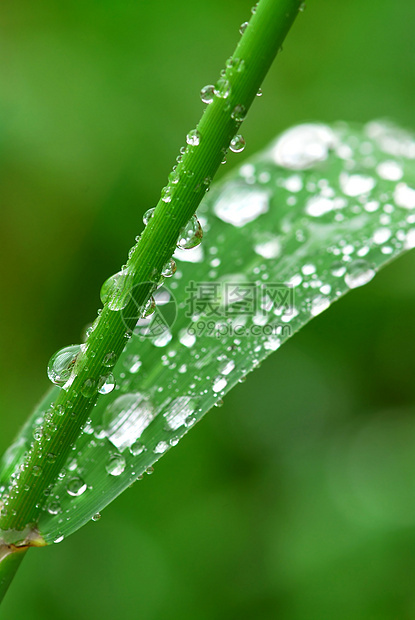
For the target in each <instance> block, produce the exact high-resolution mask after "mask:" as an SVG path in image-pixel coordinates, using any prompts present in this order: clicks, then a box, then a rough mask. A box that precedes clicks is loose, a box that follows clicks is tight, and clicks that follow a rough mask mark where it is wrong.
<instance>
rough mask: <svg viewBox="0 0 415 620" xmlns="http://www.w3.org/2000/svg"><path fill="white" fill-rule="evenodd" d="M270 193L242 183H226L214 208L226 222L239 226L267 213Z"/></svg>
mask: <svg viewBox="0 0 415 620" xmlns="http://www.w3.org/2000/svg"><path fill="white" fill-rule="evenodd" d="M268 206H269V194H268V192H267V191H265V190H261V189H251V188H247V187H245V186H242V185H240V184H236V183H235V184H233V185H232V184H228V185H225V186H224V188H223V191H222V192H221V194H220V197H219V199H218V200H217V202H216V203H215V205H214V207H213V210H214V212H215V215H217V216H218V217H219V218H220V219H221V220H223V221H224V222H228V223H229V224H233V225H234V226H237V227H238V228H239V227H241V226H245V224H248V223H249V222H252V221H253V220H255V219H256V218H257V217H258V216H259V215H261V213H266V212H267V211H268Z"/></svg>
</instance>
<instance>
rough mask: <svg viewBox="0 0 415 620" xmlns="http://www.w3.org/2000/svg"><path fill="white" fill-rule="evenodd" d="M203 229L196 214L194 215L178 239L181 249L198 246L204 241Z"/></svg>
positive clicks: (178, 245)
mask: <svg viewBox="0 0 415 620" xmlns="http://www.w3.org/2000/svg"><path fill="white" fill-rule="evenodd" d="M202 237H203V231H202V227H201V225H200V223H199V220H198V219H197V217H196V215H193V216H192V217H191V219H190V220H189V222H188V223H187V224H186V226H185V227H184V228H183V229H182V231H181V233H180V236H179V238H178V240H177V247H178V248H180V249H181V250H189V249H191V248H194V247H196V246H197V245H199V244H200V243H201V241H202Z"/></svg>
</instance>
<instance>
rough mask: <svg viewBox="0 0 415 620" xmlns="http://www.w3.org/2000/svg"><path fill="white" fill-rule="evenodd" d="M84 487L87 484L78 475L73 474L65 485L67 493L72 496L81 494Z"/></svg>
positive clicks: (85, 487) (84, 489)
mask: <svg viewBox="0 0 415 620" xmlns="http://www.w3.org/2000/svg"><path fill="white" fill-rule="evenodd" d="M86 489H87V486H86V484H85V482H84V481H83V480H82V478H81V477H80V476H74V477H73V478H71V479H70V480H69V481H68V484H67V486H66V491H67V493H68V495H72V496H73V497H78V496H79V495H82V494H83V493H85V491H86Z"/></svg>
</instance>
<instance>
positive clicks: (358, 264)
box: [344, 259, 376, 288]
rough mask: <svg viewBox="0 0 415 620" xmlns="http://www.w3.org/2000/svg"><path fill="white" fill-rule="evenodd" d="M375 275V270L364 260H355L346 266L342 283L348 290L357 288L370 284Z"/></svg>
mask: <svg viewBox="0 0 415 620" xmlns="http://www.w3.org/2000/svg"><path fill="white" fill-rule="evenodd" d="M375 275H376V272H375V270H374V269H373V268H372V267H371V265H370V264H369V263H368V262H367V261H366V260H363V259H357V260H355V261H353V262H352V263H350V264H349V265H348V266H347V273H346V275H345V276H344V281H345V282H346V284H347V286H348V287H349V288H357V287H358V286H363V285H364V284H367V283H368V282H370V281H371V280H372V278H374V276H375Z"/></svg>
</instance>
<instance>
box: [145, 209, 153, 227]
mask: <svg viewBox="0 0 415 620" xmlns="http://www.w3.org/2000/svg"><path fill="white" fill-rule="evenodd" d="M155 210H156V207H152V208H151V209H148V210H147V211H146V212H145V213H144V215H143V222H144V225H145V226H147V224H148V223H149V221H150V220H151V218H152V217H153V215H154V211H155Z"/></svg>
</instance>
